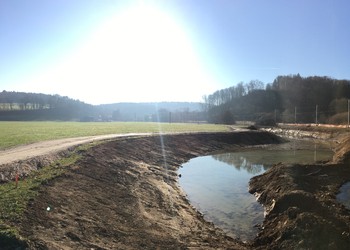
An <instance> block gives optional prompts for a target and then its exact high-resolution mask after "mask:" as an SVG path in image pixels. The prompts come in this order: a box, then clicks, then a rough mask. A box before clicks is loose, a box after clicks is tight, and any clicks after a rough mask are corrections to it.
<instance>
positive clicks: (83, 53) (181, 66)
mask: <svg viewBox="0 0 350 250" xmlns="http://www.w3.org/2000/svg"><path fill="white" fill-rule="evenodd" d="M33 81H35V82H36V83H41V84H42V86H41V89H42V88H46V89H47V90H49V91H51V92H52V91H57V92H58V93H62V91H65V92H66V93H67V95H69V93H74V94H73V95H74V96H78V97H79V98H82V99H84V100H85V101H87V102H90V103H110V102H122V101H138V102H142V101H185V100H186V101H189V100H193V101H199V100H200V97H201V95H203V94H204V93H208V92H210V91H212V90H213V89H215V87H214V85H213V81H212V80H211V79H210V77H209V76H208V75H207V74H206V73H205V70H204V69H203V67H202V65H201V63H200V60H199V59H198V57H197V56H196V54H195V50H194V47H193V44H192V43H191V41H190V39H189V36H188V34H186V32H185V30H184V29H183V28H182V27H181V26H180V25H179V24H178V23H177V22H176V21H175V19H174V18H172V17H171V16H170V15H169V14H168V13H166V12H164V11H162V10H160V9H158V8H156V7H155V6H149V5H145V4H139V5H135V6H133V7H130V8H128V9H125V10H124V11H123V12H121V13H119V14H116V15H115V16H113V17H111V18H110V19H108V20H107V21H106V22H104V23H103V25H101V26H100V28H99V29H98V30H97V31H95V32H94V33H93V34H92V35H91V37H90V38H89V39H87V40H86V42H85V43H84V44H83V45H82V46H81V47H80V48H79V50H77V51H75V52H74V53H73V54H71V55H70V56H69V57H67V58H65V60H63V61H62V62H61V63H60V64H58V65H56V66H55V67H53V68H51V69H50V70H48V71H46V72H45V73H42V74H41V75H40V77H39V78H35V79H33ZM48 83H49V85H47V84H48ZM55 86H56V87H55ZM82 92H83V93H82ZM194 93H198V95H197V96H196V95H194ZM83 94H84V95H85V96H84V97H81V96H83Z"/></svg>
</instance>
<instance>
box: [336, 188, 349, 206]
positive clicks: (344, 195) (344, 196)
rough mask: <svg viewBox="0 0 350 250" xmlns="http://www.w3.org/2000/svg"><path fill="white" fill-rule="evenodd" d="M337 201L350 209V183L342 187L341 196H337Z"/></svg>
mask: <svg viewBox="0 0 350 250" xmlns="http://www.w3.org/2000/svg"><path fill="white" fill-rule="evenodd" d="M337 201H338V202H340V203H341V204H343V205H344V206H345V207H346V208H347V209H350V182H347V183H345V184H344V185H343V186H341V187H340V190H339V194H337Z"/></svg>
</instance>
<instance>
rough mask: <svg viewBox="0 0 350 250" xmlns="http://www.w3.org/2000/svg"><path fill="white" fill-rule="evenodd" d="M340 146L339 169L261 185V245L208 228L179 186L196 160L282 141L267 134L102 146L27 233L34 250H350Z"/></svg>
mask: <svg viewBox="0 0 350 250" xmlns="http://www.w3.org/2000/svg"><path fill="white" fill-rule="evenodd" d="M338 141H339V145H338V148H337V151H336V154H335V157H334V159H333V162H332V163H322V164H314V165H283V164H278V165H276V166H274V167H272V168H271V169H270V170H268V171H267V172H266V173H264V174H263V175H260V176H256V177H254V178H252V179H251V182H250V192H251V193H254V194H256V195H257V196H258V197H259V201H260V202H261V203H262V204H264V206H265V209H266V217H265V220H264V222H263V224H262V225H259V228H260V232H259V234H258V235H257V237H256V238H255V239H254V241H252V242H246V243H243V242H240V241H238V240H236V239H232V238H230V237H228V236H227V235H225V233H224V232H223V231H222V230H220V229H218V228H216V227H215V226H214V225H213V224H211V223H209V222H206V221H205V220H204V219H203V217H202V215H201V214H200V213H199V212H198V211H196V210H195V209H194V208H193V207H192V206H191V205H190V204H189V202H188V200H187V198H186V196H185V194H184V193H183V192H182V190H181V189H180V188H179V186H178V182H177V180H178V178H179V177H178V176H177V169H178V168H179V166H180V165H181V164H183V163H184V162H186V161H188V160H189V159H191V158H193V157H196V156H200V155H207V154H212V153H213V152H225V151H226V152H227V151H232V150H241V149H242V148H246V147H247V146H255V145H262V144H270V143H271V144H272V143H280V142H282V140H281V139H280V138H278V137H277V136H275V135H273V134H270V133H267V132H260V131H250V132H233V133H217V134H203V133H202V134H189V135H163V136H161V137H160V136H148V137H142V138H118V139H114V140H113V141H109V142H106V143H103V144H100V145H97V146H95V147H93V148H90V149H89V150H88V151H86V152H83V157H82V159H81V160H80V161H79V162H77V163H76V164H75V165H74V166H71V168H70V169H69V171H68V172H67V173H66V174H65V175H63V176H60V177H59V178H56V179H55V180H53V181H52V182H50V183H47V184H46V185H44V186H43V187H42V188H41V190H40V193H39V195H38V197H37V198H36V199H35V200H32V201H31V203H30V204H29V206H28V209H27V211H26V214H25V218H24V220H23V221H21V222H20V227H19V232H20V234H21V235H22V236H23V237H25V238H26V239H27V242H28V246H29V248H30V249H348V246H349V245H350V236H349V235H350V231H349V230H350V211H349V210H347V209H345V207H344V206H343V205H341V204H339V203H337V202H336V194H337V193H338V191H339V187H340V186H341V185H342V184H343V183H345V182H347V181H349V180H350V168H349V167H348V166H349V165H348V163H349V153H348V152H349V151H350V139H348V137H347V136H343V137H342V139H341V140H338ZM301 143H302V142H301ZM48 207H50V211H47V208H48Z"/></svg>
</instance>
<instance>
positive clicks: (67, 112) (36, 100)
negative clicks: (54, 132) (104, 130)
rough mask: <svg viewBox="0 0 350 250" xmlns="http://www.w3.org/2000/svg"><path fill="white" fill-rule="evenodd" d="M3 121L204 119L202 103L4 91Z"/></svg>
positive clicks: (0, 116) (0, 117)
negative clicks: (107, 100) (100, 100)
mask: <svg viewBox="0 0 350 250" xmlns="http://www.w3.org/2000/svg"><path fill="white" fill-rule="evenodd" d="M0 120H1V121H33V120H35V121H38V120H58V121H84V122H92V121H145V122H169V123H173V122H202V121H204V120H206V114H205V113H204V112H203V111H201V105H200V103H191V102H160V103H115V104H103V105H97V106H93V105H90V104H86V103H84V102H81V101H79V100H74V99H71V98H68V97H66V96H59V95H46V94H37V93H25V92H14V91H2V92H0Z"/></svg>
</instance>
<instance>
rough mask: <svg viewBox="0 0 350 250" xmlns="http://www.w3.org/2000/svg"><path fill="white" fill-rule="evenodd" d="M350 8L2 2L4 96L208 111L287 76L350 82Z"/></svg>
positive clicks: (276, 3) (101, 0)
mask: <svg viewBox="0 0 350 250" xmlns="http://www.w3.org/2000/svg"><path fill="white" fill-rule="evenodd" d="M349 10H350V1H348V0H293V1H290V0H158V1H155V0H153V1H146V0H144V1H141V0H135V1H127V0H124V1H120V0H118V1H117V0H74V1H71V0H54V1H51V0H0V91H2V90H6V91H21V92H33V93H45V94H58V95H62V96H68V97H70V98H73V99H79V100H80V101H83V102H86V103H90V104H106V103H117V102H158V101H191V102H192V101H193V102H197V101H202V97H203V95H209V94H211V93H213V92H214V91H216V90H218V89H222V88H227V87H231V86H235V84H237V83H239V82H249V81H250V80H256V79H257V80H260V81H262V82H264V83H265V84H268V83H272V82H273V80H274V79H275V78H276V77H277V76H279V75H290V74H300V75H301V76H304V77H307V76H314V75H318V76H329V77H332V78H336V79H350V70H349V69H350V62H349V59H350V45H349V44H350V43H349V41H350V29H349V25H350V15H349V14H348V13H349Z"/></svg>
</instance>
